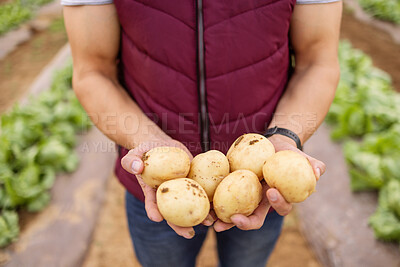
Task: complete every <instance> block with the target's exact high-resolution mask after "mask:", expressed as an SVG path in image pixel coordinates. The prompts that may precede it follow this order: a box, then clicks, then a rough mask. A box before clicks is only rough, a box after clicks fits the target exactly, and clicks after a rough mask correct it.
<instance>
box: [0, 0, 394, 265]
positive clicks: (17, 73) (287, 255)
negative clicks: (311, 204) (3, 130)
mask: <svg viewBox="0 0 400 267" xmlns="http://www.w3.org/2000/svg"><path fill="white" fill-rule="evenodd" d="M2 1H3V0H0V3H1V2H2ZM60 25H62V22H61V21H60V20H59V21H58V22H56V23H54V25H53V26H52V27H50V29H48V30H45V31H43V32H38V33H35V35H34V37H33V38H32V39H31V40H30V41H28V42H26V43H25V44H22V45H21V46H20V47H19V48H18V49H17V50H16V51H14V52H13V53H11V54H10V55H8V56H7V57H6V58H5V59H4V60H2V61H0V94H1V95H2V97H1V98H0V112H2V111H4V110H6V109H7V108H8V107H10V106H11V105H12V103H14V102H15V101H16V100H17V99H18V98H19V97H20V96H21V95H23V94H24V93H25V92H26V90H27V89H28V87H29V85H30V84H31V83H32V82H33V80H34V79H35V77H36V76H37V75H38V74H39V72H40V71H41V70H42V68H43V67H44V66H45V65H46V64H47V63H48V62H49V61H50V60H51V58H52V57H53V56H54V55H55V54H56V53H57V51H58V50H59V49H60V48H61V47H62V46H63V45H64V44H65V42H66V40H67V38H66V34H65V31H64V30H63V28H62V27H60ZM342 25H343V26H342V34H341V37H342V38H345V39H350V40H351V42H352V43H353V45H354V46H355V47H357V48H360V49H362V50H363V51H364V52H366V53H368V54H369V55H370V56H371V57H372V58H373V61H374V64H375V65H376V66H377V67H379V68H381V69H383V70H385V71H387V72H388V73H389V74H390V75H391V76H392V77H393V81H394V85H395V87H396V89H397V90H400V61H399V55H400V50H399V46H397V45H395V44H394V43H393V42H392V40H391V37H390V36H389V35H387V34H386V33H383V32H381V31H379V30H376V29H374V28H372V27H371V26H367V25H364V24H362V23H360V22H358V21H357V20H355V19H354V18H352V17H351V15H350V14H347V13H346V14H344V16H343V23H342ZM107 190H108V191H107V194H106V199H105V203H104V206H103V208H102V210H101V214H100V218H99V221H98V224H97V227H96V229H95V232H94V234H93V242H92V244H91V246H90V248H89V252H88V254H87V257H86V259H85V261H84V264H83V266H84V267H92V266H93V267H102V266H140V265H139V263H138V262H137V260H136V259H135V257H134V253H133V248H132V244H131V241H130V238H129V233H128V229H127V224H126V217H125V213H124V197H123V196H124V190H123V188H122V187H121V186H120V184H119V183H118V182H117V181H116V179H115V178H112V179H110V180H109V184H108V189H107ZM31 219H34V218H33V217H31V216H30V215H29V214H25V213H23V214H22V224H23V225H25V224H26V222H27V221H29V220H31ZM23 228H24V227H23ZM216 262H217V254H216V250H215V238H214V236H213V233H212V231H210V233H209V236H208V237H207V239H206V242H205V244H204V245H203V248H202V250H201V252H200V255H199V258H198V266H216ZM268 266H278V267H284V266H288V267H289V266H310V267H314V266H315V267H316V266H320V264H319V263H318V261H317V260H316V258H315V256H314V255H313V253H312V251H311V250H310V249H309V247H308V244H307V242H306V240H305V239H304V238H303V236H302V234H301V232H300V229H299V227H298V221H297V217H296V213H295V211H294V212H292V213H291V214H290V215H289V216H287V217H286V218H285V223H284V228H283V232H282V235H281V237H280V239H279V241H278V244H277V246H276V249H275V250H274V252H273V254H272V255H271V258H270V261H269V264H268Z"/></svg>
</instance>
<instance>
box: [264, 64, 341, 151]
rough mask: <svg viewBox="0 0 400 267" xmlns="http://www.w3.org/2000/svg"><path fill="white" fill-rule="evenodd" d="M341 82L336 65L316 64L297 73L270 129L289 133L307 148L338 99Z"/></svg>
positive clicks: (280, 102)
mask: <svg viewBox="0 0 400 267" xmlns="http://www.w3.org/2000/svg"><path fill="white" fill-rule="evenodd" d="M338 81H339V66H338V63H337V62H334V63H332V64H326V65H317V64H314V65H311V66H309V67H308V68H304V69H303V70H301V71H295V73H294V75H293V76H292V78H291V80H290V82H289V84H288V87H287V89H286V91H285V93H284V95H283V96H282V98H281V100H280V101H279V103H278V106H277V109H276V111H275V114H274V116H273V119H272V121H271V123H270V125H269V127H274V126H278V127H283V128H287V129H290V130H292V131H293V132H295V133H296V134H297V135H298V136H299V137H300V140H301V143H302V144H304V142H305V141H306V140H307V139H308V138H309V137H310V136H311V135H312V134H313V133H314V132H315V131H316V130H317V128H318V127H319V125H320V124H321V123H322V121H323V120H324V118H325V116H326V114H327V112H328V110H329V107H330V105H331V103H332V100H333V98H334V96H335V90H336V87H337V84H338Z"/></svg>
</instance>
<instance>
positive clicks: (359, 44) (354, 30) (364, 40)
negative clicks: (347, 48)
mask: <svg viewBox="0 0 400 267" xmlns="http://www.w3.org/2000/svg"><path fill="white" fill-rule="evenodd" d="M340 37H341V38H342V39H348V40H350V41H351V43H352V44H353V46H354V47H356V48H358V49H361V50H362V51H364V52H365V53H367V54H368V55H369V56H370V57H371V58H372V60H373V62H374V65H375V66H376V67H378V68H380V69H382V70H384V71H386V72H387V73H389V74H390V76H392V79H393V85H394V87H395V89H396V90H397V91H399V92H400V45H396V44H395V43H394V42H393V39H392V37H391V36H390V35H389V34H387V33H385V32H383V31H380V30H378V29H376V28H374V27H372V26H370V25H365V24H363V23H362V22H360V21H358V20H357V19H355V18H354V17H353V16H352V15H351V13H350V12H348V11H347V12H344V14H343V20H342V29H341V34H340Z"/></svg>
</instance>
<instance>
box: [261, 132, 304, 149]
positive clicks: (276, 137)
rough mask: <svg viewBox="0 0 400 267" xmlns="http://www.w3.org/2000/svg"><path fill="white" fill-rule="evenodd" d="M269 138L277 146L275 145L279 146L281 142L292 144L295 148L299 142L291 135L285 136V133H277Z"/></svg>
mask: <svg viewBox="0 0 400 267" xmlns="http://www.w3.org/2000/svg"><path fill="white" fill-rule="evenodd" d="M268 140H269V141H270V142H271V143H272V144H273V145H274V146H275V147H277V146H278V147H279V145H280V144H285V145H287V144H289V145H290V146H293V147H295V148H297V144H296V142H295V141H294V140H293V139H291V138H290V137H287V136H284V135H280V134H275V135H273V136H270V137H268Z"/></svg>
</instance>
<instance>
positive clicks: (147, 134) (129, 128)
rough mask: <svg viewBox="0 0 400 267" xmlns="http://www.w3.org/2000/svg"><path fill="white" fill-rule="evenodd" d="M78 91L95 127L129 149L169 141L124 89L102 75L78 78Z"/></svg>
mask: <svg viewBox="0 0 400 267" xmlns="http://www.w3.org/2000/svg"><path fill="white" fill-rule="evenodd" d="M74 77H78V78H74V81H73V83H74V90H75V92H76V95H77V97H78V98H79V101H80V102H81V103H82V105H83V107H84V108H85V110H86V111H87V113H88V114H89V116H90V119H91V120H92V121H93V123H94V124H95V125H96V126H97V128H99V130H100V131H102V132H103V133H104V134H105V135H107V136H108V137H109V138H110V139H112V140H113V141H115V142H116V143H117V144H119V145H121V146H123V147H126V148H128V149H131V148H134V147H136V146H137V145H139V144H140V143H142V142H145V141H149V140H158V139H169V137H168V136H167V135H166V134H165V133H164V132H163V131H162V130H161V129H160V128H159V127H158V126H157V125H156V124H155V123H154V122H153V121H151V120H150V119H149V118H148V117H147V116H146V115H145V114H144V113H143V111H142V110H141V109H140V108H139V107H138V105H137V104H136V103H135V102H134V101H133V100H132V99H131V98H130V96H129V95H128V94H127V92H126V91H125V90H124V89H123V88H122V86H121V85H120V84H119V83H118V82H116V81H114V80H113V79H111V78H108V77H106V76H104V75H102V74H101V73H99V72H90V73H87V74H84V75H82V74H76V75H75V74H74Z"/></svg>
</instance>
